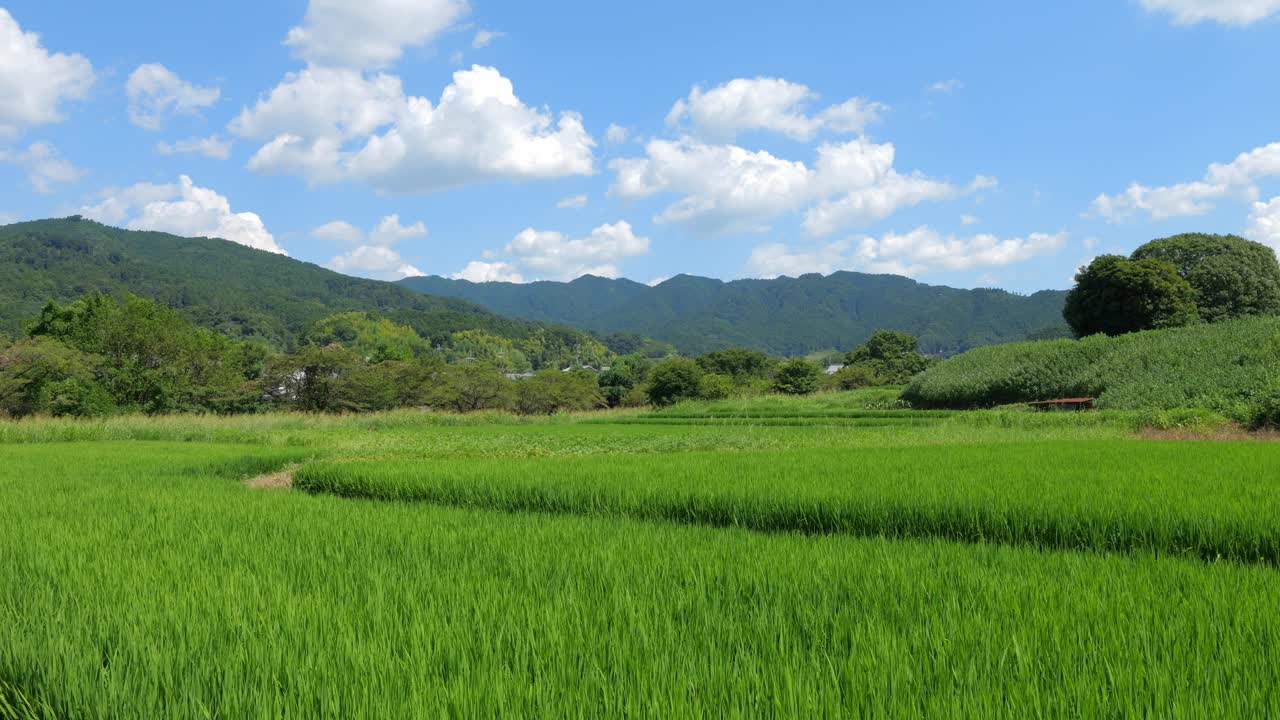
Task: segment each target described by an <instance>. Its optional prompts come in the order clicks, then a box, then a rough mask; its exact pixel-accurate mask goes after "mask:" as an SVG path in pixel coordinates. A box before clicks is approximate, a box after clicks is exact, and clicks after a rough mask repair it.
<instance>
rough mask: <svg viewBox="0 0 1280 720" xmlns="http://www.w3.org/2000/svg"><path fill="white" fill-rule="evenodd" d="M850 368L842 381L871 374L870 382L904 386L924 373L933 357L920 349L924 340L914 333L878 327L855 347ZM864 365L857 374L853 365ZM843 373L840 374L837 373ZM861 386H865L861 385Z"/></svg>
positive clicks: (851, 381) (843, 382)
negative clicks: (871, 379) (872, 380)
mask: <svg viewBox="0 0 1280 720" xmlns="http://www.w3.org/2000/svg"><path fill="white" fill-rule="evenodd" d="M845 362H846V363H847V364H848V366H849V367H846V368H844V370H842V371H841V372H844V371H845V370H849V371H850V372H846V373H845V375H844V377H843V378H842V379H841V381H840V384H841V386H842V387H843V386H844V385H846V384H850V383H854V382H861V381H862V380H865V379H866V378H867V376H868V375H869V376H870V377H872V378H874V382H870V383H867V384H869V385H902V384H904V383H906V382H907V381H908V380H910V379H911V378H912V377H914V376H916V375H918V374H919V373H921V372H924V370H925V369H926V368H928V367H929V365H930V364H932V363H933V360H932V359H931V358H929V357H928V356H927V355H923V354H922V353H921V352H920V341H919V340H917V339H916V337H915V336H914V335H911V334H909V333H904V332H896V331H893V330H876V331H875V332H874V333H872V335H871V337H870V338H868V339H867V341H866V342H865V343H863V344H862V345H859V346H858V347H856V348H854V350H853V352H851V353H849V354H848V356H847V357H846V359H845ZM859 366H861V367H862V370H861V372H859V373H857V374H856V377H855V373H854V372H853V371H852V370H851V368H853V367H859ZM837 375H839V373H837ZM858 387H864V386H863V385H858Z"/></svg>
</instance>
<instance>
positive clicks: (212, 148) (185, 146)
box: [156, 135, 231, 160]
mask: <svg viewBox="0 0 1280 720" xmlns="http://www.w3.org/2000/svg"><path fill="white" fill-rule="evenodd" d="M156 152H158V153H160V154H161V155H182V154H187V153H191V154H195V155H203V156H205V157H208V158H213V159H215V160H226V159H227V158H229V157H231V141H230V140H224V139H223V138H221V137H219V136H217V135H210V136H209V137H204V138H202V137H195V138H187V139H186V140H178V141H177V142H173V143H167V142H160V143H156Z"/></svg>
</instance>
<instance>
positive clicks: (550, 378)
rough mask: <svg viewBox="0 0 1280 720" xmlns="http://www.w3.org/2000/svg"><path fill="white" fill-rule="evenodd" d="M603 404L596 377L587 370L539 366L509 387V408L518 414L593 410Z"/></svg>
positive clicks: (548, 413)
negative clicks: (537, 369)
mask: <svg viewBox="0 0 1280 720" xmlns="http://www.w3.org/2000/svg"><path fill="white" fill-rule="evenodd" d="M606 404H607V403H605V400H604V397H603V396H602V395H601V394H600V388H599V386H598V385H597V383H596V379H595V377H594V376H593V375H591V374H590V373H587V372H575V371H570V372H563V371H560V370H541V371H539V372H537V373H535V374H534V376H533V377H531V378H525V379H524V380H519V381H517V382H515V383H513V387H512V389H511V408H512V409H513V410H515V411H516V412H517V413H519V414H521V415H552V414H555V413H557V412H561V411H576V410H595V409H598V408H602V407H605V406H606Z"/></svg>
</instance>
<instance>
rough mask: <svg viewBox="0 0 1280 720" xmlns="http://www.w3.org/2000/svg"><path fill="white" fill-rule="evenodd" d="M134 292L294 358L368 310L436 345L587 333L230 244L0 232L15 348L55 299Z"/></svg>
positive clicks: (0, 273) (46, 226)
mask: <svg viewBox="0 0 1280 720" xmlns="http://www.w3.org/2000/svg"><path fill="white" fill-rule="evenodd" d="M95 290H96V291H100V292H103V293H108V294H121V293H124V292H131V293H133V294H135V295H138V296H141V297H144V298H148V299H151V300H155V301H156V302H159V303H161V304H163V305H166V306H169V307H171V308H173V309H175V310H177V311H179V312H180V313H182V314H183V315H185V316H186V317H188V318H189V319H191V320H192V321H193V322H195V323H196V324H198V325H201V326H204V327H208V328H213V329H216V330H219V331H221V332H223V333H225V334H227V335H229V336H231V337H235V338H246V339H258V340H260V341H262V342H265V343H266V344H267V345H269V346H271V347H274V348H276V349H284V348H288V347H290V346H291V345H292V344H293V343H294V342H295V341H296V340H297V339H298V338H299V337H300V336H301V334H302V333H304V332H306V330H307V329H308V328H309V327H310V326H311V325H312V324H313V323H314V322H315V321H317V320H319V319H321V318H324V317H326V316H329V315H332V314H334V313H340V312H346V311H354V310H365V311H375V312H378V313H380V314H382V315H384V316H386V317H387V318H390V319H392V320H394V321H395V322H399V323H402V324H405V325H409V326H411V327H413V328H414V329H415V330H417V331H418V333H419V334H421V335H422V336H423V337H426V338H428V339H431V340H432V341H436V342H444V341H447V340H448V338H449V336H450V335H451V333H453V332H456V331H460V330H473V329H480V330H484V331H486V332H489V333H492V334H494V335H498V336H502V337H509V338H523V337H528V336H530V335H531V334H533V333H536V332H538V331H542V332H544V333H547V334H549V335H551V336H554V337H555V341H556V342H557V343H563V344H567V345H569V346H572V345H573V344H574V343H576V342H578V341H580V340H583V339H585V335H584V334H583V333H582V332H581V331H580V330H573V329H569V328H564V327H552V326H548V325H546V324H544V323H540V322H536V321H530V320H519V319H511V318H506V317H502V316H500V315H498V314H496V313H494V312H492V311H490V310H487V309H485V308H483V307H481V306H479V305H476V304H473V303H470V302H467V301H465V300H460V299H455V298H442V297H432V296H430V295H424V294H422V293H418V292H414V291H412V290H410V289H408V288H404V287H401V286H399V285H396V284H395V283H390V282H381V281H377V280H364V279H360V278H353V277H348V276H346V275H342V274H339V273H336V272H333V271H331V270H327V269H325V268H322V267H320V266H318V265H313V264H310V263H305V262H301V261H299V260H294V259H291V258H288V257H285V256H283V255H276V254H273V253H269V252H264V251H261V250H254V249H252V248H248V247H245V246H243V245H238V244H236V243H233V242H228V241H226V240H217V239H210V238H183V237H178V236H175V235H169V234H167V233H159V232H138V231H131V230H121V229H118V228H113V227H109V226H106V225H102V224H100V223H97V222H93V221H91V220H87V219H82V218H79V217H71V218H63V219H57V220H39V221H35V222H25V223H17V224H14V225H7V226H2V227H0V335H8V336H10V337H16V336H19V335H21V334H22V332H23V329H24V325H25V324H26V323H27V322H30V321H31V320H32V319H33V318H34V317H35V316H36V315H37V314H38V313H39V312H40V308H41V306H43V305H44V304H45V303H46V302H47V301H48V300H50V299H54V300H59V301H64V302H66V301H72V300H75V299H77V298H79V297H81V296H82V295H84V294H85V293H86V292H90V291H95Z"/></svg>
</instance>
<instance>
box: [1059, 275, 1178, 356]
mask: <svg viewBox="0 0 1280 720" xmlns="http://www.w3.org/2000/svg"><path fill="white" fill-rule="evenodd" d="M1062 316H1063V318H1065V319H1066V321H1067V324H1068V325H1070V326H1071V329H1072V331H1073V332H1075V334H1076V336H1077V337H1085V336H1087V335H1093V334H1096V333H1106V334H1107V335H1120V334H1123V333H1127V332H1134V331H1137V330H1150V329H1155V328H1168V327H1178V326H1181V325H1188V324H1190V323H1193V322H1195V321H1196V319H1197V314H1196V303H1195V290H1193V289H1192V288H1191V285H1190V284H1189V283H1188V282H1187V281H1186V280H1185V279H1183V277H1182V276H1181V275H1179V274H1178V271H1177V268H1175V267H1174V265H1173V264H1172V263H1169V262H1167V261H1164V260H1157V259H1154V258H1147V259H1143V260H1130V259H1129V258H1126V257H1123V256H1120V255H1102V256H1100V257H1098V258H1096V259H1094V261H1093V262H1091V263H1089V265H1088V267H1085V268H1083V269H1081V270H1080V272H1078V273H1077V274H1076V285H1075V287H1074V288H1072V289H1071V292H1069V293H1067V301H1066V307H1065V308H1064V309H1063V311H1062Z"/></svg>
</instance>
